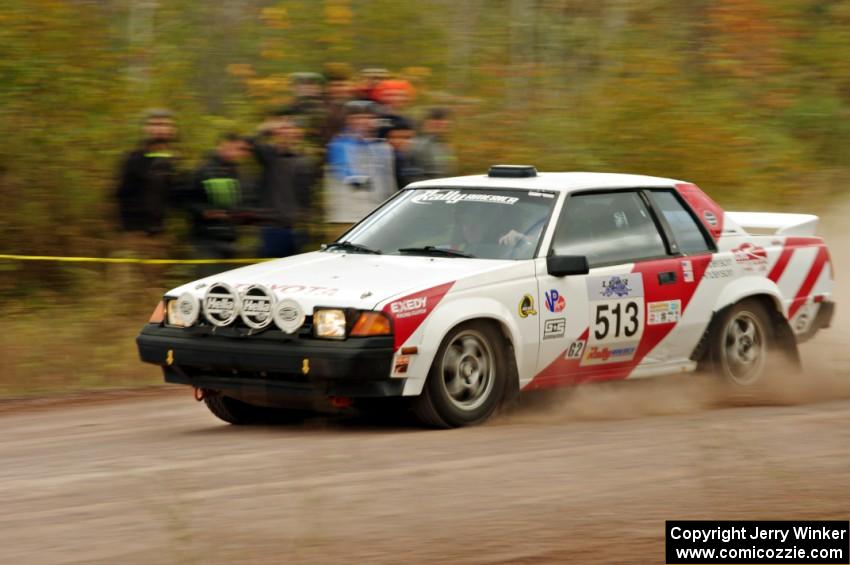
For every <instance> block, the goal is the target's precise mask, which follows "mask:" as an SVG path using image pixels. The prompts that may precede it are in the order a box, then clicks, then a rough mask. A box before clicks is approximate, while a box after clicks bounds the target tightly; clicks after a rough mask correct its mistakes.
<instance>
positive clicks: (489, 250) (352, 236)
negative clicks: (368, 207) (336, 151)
mask: <svg viewBox="0 0 850 565" xmlns="http://www.w3.org/2000/svg"><path fill="white" fill-rule="evenodd" d="M556 200H557V198H556V195H555V193H554V192H549V191H529V190H515V189H495V188H429V189H408V190H405V191H403V192H402V193H401V194H399V195H398V196H397V197H396V198H394V199H392V200H390V201H389V202H387V203H386V204H385V205H384V206H383V207H382V208H380V209H379V210H377V211H376V212H375V213H374V214H372V215H371V216H370V217H368V218H367V219H366V220H364V221H363V222H361V223H360V224H359V225H358V226H356V227H355V228H354V229H353V230H352V231H351V232H349V233H348V234H347V235H346V236H345V237H343V238H342V240H341V241H345V242H349V243H352V244H357V245H359V246H363V247H365V248H368V249H370V250H374V251H377V252H381V253H383V254H396V255H428V256H435V257H475V258H479V259H531V258H532V257H533V256H534V252H535V250H536V249H537V244H538V241H539V240H540V237H541V235H542V233H543V230H544V229H545V227H546V224H547V222H548V220H549V216H550V215H551V213H552V209H553V208H554V206H555V201H556ZM335 249H337V250H340V251H344V250H345V247H340V246H336V247H335Z"/></svg>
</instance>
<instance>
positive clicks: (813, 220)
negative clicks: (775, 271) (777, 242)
mask: <svg viewBox="0 0 850 565" xmlns="http://www.w3.org/2000/svg"><path fill="white" fill-rule="evenodd" d="M726 215H727V216H728V217H729V219H731V220H732V221H733V222H735V223H736V224H738V225H739V226H741V227H742V228H744V230H746V231H748V232H750V233H752V234H754V235H797V236H813V235H815V229H816V228H817V226H818V217H817V216H814V215H812V214H774V213H772V212H726Z"/></svg>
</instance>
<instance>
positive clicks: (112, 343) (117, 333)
mask: <svg viewBox="0 0 850 565" xmlns="http://www.w3.org/2000/svg"><path fill="white" fill-rule="evenodd" d="M92 276H94V277H96V276H97V275H96V274H93V275H92ZM130 278H131V280H130V281H127V280H126V279H125V278H123V277H112V276H107V277H102V278H101V280H97V281H94V282H93V283H92V284H91V285H90V286H87V287H85V288H87V293H86V294H85V295H84V296H81V297H73V298H71V297H69V296H68V295H65V294H60V293H56V292H52V291H46V292H40V293H38V294H35V295H28V296H25V297H19V298H16V299H14V300H12V301H6V302H5V304H4V306H5V311H6V312H5V319H4V322H3V340H2V341H0V397H19V396H37V395H46V394H57V393H66V392H71V391H78V390H92V389H111V388H126V387H134V386H149V385H153V384H159V383H162V374H161V371H160V369H159V368H158V367H154V366H152V365H147V364H144V363H142V362H141V361H139V357H138V353H137V350H136V344H135V337H136V335H137V334H138V332H139V330H140V329H141V327H142V325H143V324H144V323H145V322H146V321H147V319H148V317H149V316H150V313H151V311H152V310H153V308H154V306H155V305H156V302H157V301H158V300H159V297H160V296H161V294H162V291H163V290H165V287H162V288H145V285H144V284H140V283H141V279H142V277H140V276H138V273H132V274H131V277H130ZM128 282H129V284H127V283H128Z"/></svg>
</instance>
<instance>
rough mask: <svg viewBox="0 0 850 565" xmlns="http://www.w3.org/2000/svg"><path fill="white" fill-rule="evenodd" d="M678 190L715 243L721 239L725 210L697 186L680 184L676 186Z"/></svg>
mask: <svg viewBox="0 0 850 565" xmlns="http://www.w3.org/2000/svg"><path fill="white" fill-rule="evenodd" d="M676 190H678V191H679V194H680V195H681V196H682V198H684V199H685V202H687V203H688V204H689V205H690V207H691V209H692V210H693V211H694V212H695V213H696V215H697V216H698V217H699V221H700V222H701V223H702V225H704V226H705V228H706V229H707V230H708V231H709V233H711V236H712V237H713V238H714V239H715V241H716V240H718V239H720V236H721V234H722V233H723V208H721V207H720V206H719V205H718V204H717V202H715V201H714V200H712V199H711V198H709V196H708V195H707V194H706V193H704V192H703V191H702V190H701V189H700V188H699V187H698V186H697V185H695V184H691V183H679V184H677V185H676Z"/></svg>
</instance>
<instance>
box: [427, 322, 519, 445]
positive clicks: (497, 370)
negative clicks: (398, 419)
mask: <svg viewBox="0 0 850 565" xmlns="http://www.w3.org/2000/svg"><path fill="white" fill-rule="evenodd" d="M506 351H507V347H505V339H504V338H503V337H502V335H501V334H500V332H499V331H498V330H497V329H496V328H494V327H493V326H492V325H491V324H488V323H485V322H469V323H466V324H462V325H460V326H458V327H456V328H454V329H453V330H452V331H450V332H449V334H448V335H447V336H446V337H445V339H444V340H443V343H442V344H441V345H440V348H439V349H438V350H437V355H436V356H435V357H434V362H433V364H432V365H431V370H430V372H429V373H428V379H427V381H426V382H425V388H424V389H423V391H422V394H421V395H420V396H418V397H417V398H416V399H415V400H414V403H413V412H414V414H415V415H416V416H417V418H418V419H419V420H420V421H421V422H422V423H424V424H426V425H429V426H433V427H439V428H453V427H460V426H468V425H473V424H478V423H480V422H483V421H484V420H486V419H487V418H488V417H490V415H491V414H492V413H493V412H494V411H495V410H496V408H497V407H498V406H499V404H500V403H501V401H502V399H503V398H504V395H505V389H506V385H507V382H508V370H509V367H510V364H509V363H508V362H507V357H506V355H507V354H506Z"/></svg>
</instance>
